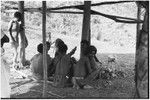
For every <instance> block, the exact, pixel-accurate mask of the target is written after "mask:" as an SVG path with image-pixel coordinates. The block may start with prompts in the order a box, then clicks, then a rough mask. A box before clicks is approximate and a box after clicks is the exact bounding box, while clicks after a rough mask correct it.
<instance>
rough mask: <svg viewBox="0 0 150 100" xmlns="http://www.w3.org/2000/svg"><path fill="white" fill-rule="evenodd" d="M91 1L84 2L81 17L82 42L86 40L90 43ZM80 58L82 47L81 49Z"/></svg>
mask: <svg viewBox="0 0 150 100" xmlns="http://www.w3.org/2000/svg"><path fill="white" fill-rule="evenodd" d="M90 10H91V1H84V15H83V25H82V37H81V41H82V40H87V41H89V42H90V19H91V12H90ZM81 56H82V47H81Z"/></svg>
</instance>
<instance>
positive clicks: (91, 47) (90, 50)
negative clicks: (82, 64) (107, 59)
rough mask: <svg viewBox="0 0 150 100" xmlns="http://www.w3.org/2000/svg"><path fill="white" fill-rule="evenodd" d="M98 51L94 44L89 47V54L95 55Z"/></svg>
mask: <svg viewBox="0 0 150 100" xmlns="http://www.w3.org/2000/svg"><path fill="white" fill-rule="evenodd" d="M96 53H97V49H96V47H95V46H93V45H91V46H90V47H89V55H90V56H95V55H96Z"/></svg>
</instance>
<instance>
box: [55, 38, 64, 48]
mask: <svg viewBox="0 0 150 100" xmlns="http://www.w3.org/2000/svg"><path fill="white" fill-rule="evenodd" d="M62 44H65V43H64V41H63V40H61V39H60V38H57V39H56V42H55V46H56V47H58V45H62Z"/></svg>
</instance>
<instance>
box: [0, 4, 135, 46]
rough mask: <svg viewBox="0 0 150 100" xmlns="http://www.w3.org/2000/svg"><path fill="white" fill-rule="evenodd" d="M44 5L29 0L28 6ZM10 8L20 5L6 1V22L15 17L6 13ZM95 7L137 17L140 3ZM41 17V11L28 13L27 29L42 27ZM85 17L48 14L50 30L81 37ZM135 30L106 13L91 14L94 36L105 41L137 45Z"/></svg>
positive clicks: (59, 5)
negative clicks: (104, 15) (137, 7)
mask: <svg viewBox="0 0 150 100" xmlns="http://www.w3.org/2000/svg"><path fill="white" fill-rule="evenodd" d="M92 3H94V2H92ZM81 4H83V2H82V1H74V2H71V1H63V2H62V1H60V2H54V1H48V2H47V7H62V6H68V5H81ZM41 6H42V5H41V2H39V1H38V2H37V1H25V8H27V7H28V8H38V7H41ZM8 7H17V2H16V1H2V19H3V17H4V18H5V20H6V21H9V20H8V19H7V17H10V16H12V13H11V14H10V13H9V14H8V13H6V12H5V10H6V9H8ZM92 9H93V10H96V11H100V12H102V13H106V14H112V15H117V16H124V17H131V18H136V4H134V3H125V4H115V5H110V6H108V5H104V6H99V7H92ZM69 10H74V9H69ZM67 11H68V9H67ZM74 11H78V10H74ZM9 19H10V18H9ZM41 19H42V15H41V13H39V12H26V13H25V22H26V23H25V24H26V27H27V28H33V27H34V28H37V29H41V21H42V20H41ZM82 19H83V16H82V15H77V14H56V13H55V14H54V13H47V32H51V33H52V34H64V35H67V36H68V35H69V36H74V37H80V36H81V33H82ZM3 21H4V20H3ZM135 30H136V25H135V24H124V23H116V22H114V21H112V20H110V19H107V18H104V17H102V16H97V15H92V16H91V36H92V38H94V39H96V40H98V41H101V42H107V43H110V44H114V45H117V46H123V47H124V46H125V47H129V48H130V47H133V48H134V47H135V38H136V35H135V34H136V31H135Z"/></svg>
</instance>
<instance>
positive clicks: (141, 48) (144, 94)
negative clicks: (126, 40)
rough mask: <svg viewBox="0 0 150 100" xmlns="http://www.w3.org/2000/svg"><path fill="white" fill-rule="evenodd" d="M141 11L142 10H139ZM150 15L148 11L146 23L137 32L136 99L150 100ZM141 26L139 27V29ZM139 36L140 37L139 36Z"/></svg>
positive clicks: (145, 16)
mask: <svg viewBox="0 0 150 100" xmlns="http://www.w3.org/2000/svg"><path fill="white" fill-rule="evenodd" d="M139 11H140V10H139ZM148 25H149V14H148V9H146V12H145V15H144V22H143V25H142V29H141V30H140V32H137V46H136V64H135V71H136V72H135V83H136V84H135V85H136V86H135V88H136V92H135V98H141V99H142V98H148V97H149V96H148V95H149V94H148V51H149V50H148V49H149V48H148V45H149V41H148V38H149V36H148V34H149V29H148ZM138 27H139V25H137V29H139V28H138ZM138 34H139V35H138Z"/></svg>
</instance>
